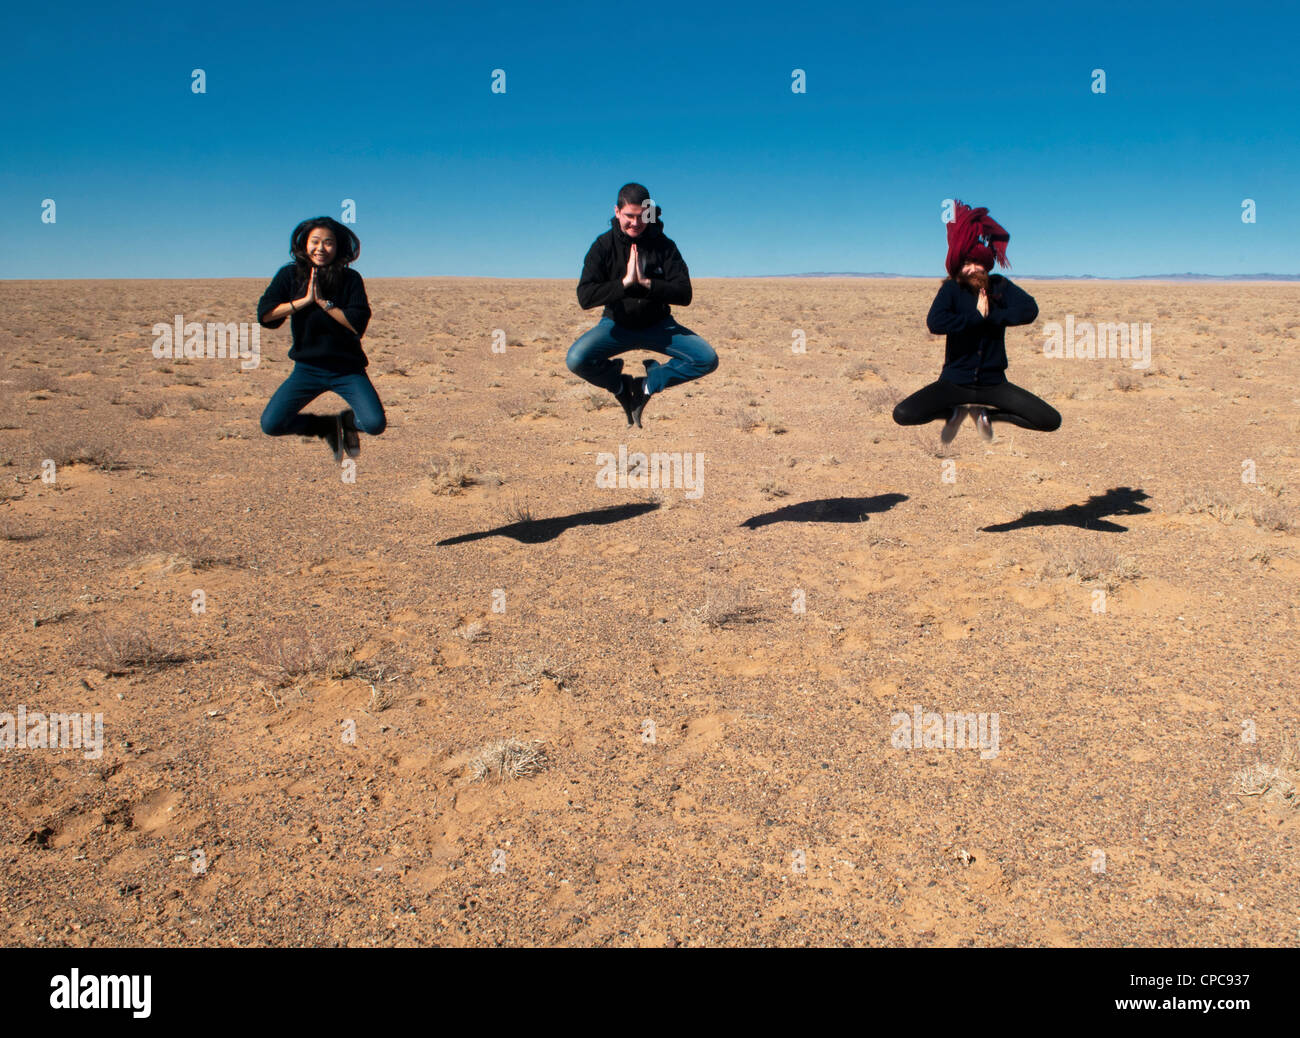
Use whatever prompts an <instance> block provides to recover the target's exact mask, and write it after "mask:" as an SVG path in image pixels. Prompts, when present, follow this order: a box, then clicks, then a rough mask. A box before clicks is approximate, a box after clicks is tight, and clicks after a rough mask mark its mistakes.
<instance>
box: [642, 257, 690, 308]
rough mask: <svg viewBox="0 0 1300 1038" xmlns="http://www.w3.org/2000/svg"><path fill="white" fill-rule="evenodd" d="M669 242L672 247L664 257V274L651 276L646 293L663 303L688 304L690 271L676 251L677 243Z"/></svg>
mask: <svg viewBox="0 0 1300 1038" xmlns="http://www.w3.org/2000/svg"><path fill="white" fill-rule="evenodd" d="M670 244H671V245H672V248H671V249H669V250H668V255H667V256H666V257H665V258H664V276H663V277H662V278H651V279H650V288H649V289H648V291H647V293H646V294H647V295H648V296H649V297H650V298H651V299H658V300H661V301H662V302H665V303H674V304H676V305H677V306H690V305H691V272H690V270H689V269H687V266H686V261H685V260H684V259H682V254H681V253H680V252H678V251H677V244H676V243H675V242H672V243H670Z"/></svg>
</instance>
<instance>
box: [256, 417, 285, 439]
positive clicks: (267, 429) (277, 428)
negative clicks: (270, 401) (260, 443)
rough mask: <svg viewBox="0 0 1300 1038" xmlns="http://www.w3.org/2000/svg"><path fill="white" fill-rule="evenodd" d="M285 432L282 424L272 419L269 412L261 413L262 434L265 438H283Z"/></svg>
mask: <svg viewBox="0 0 1300 1038" xmlns="http://www.w3.org/2000/svg"><path fill="white" fill-rule="evenodd" d="M285 431H286V430H285V428H284V423H283V422H277V421H275V420H274V419H272V418H271V417H270V412H269V411H263V412H262V432H264V433H265V434H266V435H267V436H283V435H284V434H285Z"/></svg>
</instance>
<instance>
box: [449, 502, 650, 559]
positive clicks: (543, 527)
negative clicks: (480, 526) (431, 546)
mask: <svg viewBox="0 0 1300 1038" xmlns="http://www.w3.org/2000/svg"><path fill="white" fill-rule="evenodd" d="M658 507H659V505H658V503H657V502H654V501H646V502H643V503H641V504H635V505H614V506H612V507H610V508H596V509H593V510H592V511H589V512H575V513H574V514H573V515H558V516H555V517H554V518H552V519H527V520H524V521H523V522H518V523H508V524H507V525H505V526H498V527H496V528H495V529H492V530H481V531H479V532H478V533H463V534H461V535H460V536H459V537H448V538H447V539H446V540H442V541H437V542H436V543H435V547H438V548H441V547H443V546H445V545H448V544H465V543H466V542H468V541H481V540H483V539H484V538H486V537H510V538H512V539H513V540H516V541H518V542H519V543H520V544H542V543H544V542H545V541H553V540H555V538H557V537H558V536H560V534H562V533H563V532H564V531H565V530H571V529H573V528H574V527H575V526H605V525H608V524H609V523H620V522H622V521H623V520H624V519H635V518H636V517H637V516H639V515H645V514H646V513H647V512H653V511H654V510H655V509H657V508H658Z"/></svg>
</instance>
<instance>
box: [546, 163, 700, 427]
mask: <svg viewBox="0 0 1300 1038" xmlns="http://www.w3.org/2000/svg"><path fill="white" fill-rule="evenodd" d="M649 198H650V192H649V191H647V190H646V189H645V188H644V187H642V186H641V185H640V184H624V185H623V187H622V188H621V189H620V190H619V192H618V202H617V204H616V205H615V206H614V218H613V219H612V220H611V221H610V229H609V230H608V231H606V232H605V233H604V234H602V235H601V236H600V237H599V238H597V239H596V240H595V241H594V242H592V244H591V248H590V249H588V250H587V258H586V259H585V260H584V261H583V264H582V277H581V279H580V280H579V281H578V303H579V305H581V307H582V308H583V309H584V310H590V309H592V308H593V307H597V306H604V308H605V310H604V313H603V314H602V315H601V318H600V321H599V323H597V325H596V327H594V328H592V329H591V331H589V332H586V333H585V334H583V335H582V336H580V337H579V338H578V341H577V342H575V343H574V344H573V345H572V346H571V347H570V348H569V355H568V357H566V358H565V363H566V364H567V365H568V367H569V370H570V371H572V372H573V373H574V374H575V375H578V376H579V377H581V378H584V379H586V380H587V381H588V382H590V383H591V384H592V385H594V386H599V387H600V388H601V389H607V390H609V391H610V392H611V393H613V394H614V397H615V398H616V399H617V400H618V402H619V403H620V404H622V405H623V411H624V413H625V414H626V415H627V424H628V425H632V424H633V423H635V424H636V426H637V427H638V428H639V427H640V426H641V412H642V411H643V410H644V409H645V405H646V401H647V400H649V399H650V397H651V396H653V395H654V394H655V393H658V392H659V391H660V390H664V389H667V388H668V387H669V386H675V385H678V384H679V383H682V382H690V381H691V380H692V379H697V378H699V377H700V376H702V375H707V374H709V372H711V371H713V370H714V369H715V368H717V366H718V355H717V354H716V353H715V352H714V351H713V347H712V346H710V345H709V344H708V343H707V342H705V341H704V340H703V339H701V338H700V337H699V336H698V335H696V334H695V333H694V332H693V331H691V330H690V329H689V328H686V327H684V326H682V325H680V324H678V323H677V322H676V321H675V320H674V319H673V316H672V311H671V310H670V309H669V304H670V303H676V304H678V305H679V306H687V305H689V304H690V301H691V274H690V271H689V270H687V268H686V261H685V260H683V259H682V254H681V253H680V252H678V251H677V246H676V245H675V244H674V243H673V241H672V239H671V238H668V237H666V236H665V235H664V232H663V222H662V220H661V219H660V209H659V207H658V206H656V205H654V204H653V202H651V203H649V204H646V201H647V199H649ZM634 349H645V350H651V351H653V352H655V353H662V354H665V355H666V356H668V357H671V358H672V359H671V360H670V361H669V362H668V363H667V364H661V363H659V362H658V361H654V360H647V361H645V368H646V373H645V375H644V376H640V375H638V376H636V377H635V378H634V377H633V376H631V375H625V374H623V361H622V360H621V359H614V358H616V357H617V355H618V354H620V353H626V352H627V351H628V350H634Z"/></svg>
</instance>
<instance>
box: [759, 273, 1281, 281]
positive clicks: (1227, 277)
mask: <svg viewBox="0 0 1300 1038" xmlns="http://www.w3.org/2000/svg"><path fill="white" fill-rule="evenodd" d="M759 277H776V278H937V277H943V274H942V273H937V274H882V273H880V272H878V271H875V272H872V273H870V274H862V273H859V272H858V271H856V270H844V271H824V270H815V271H812V272H811V273H807V274H761V275H759ZM1016 280H1017V281H1300V274H1192V273H1187V274H1136V275H1133V276H1132V277H1123V278H1108V277H1098V276H1097V275H1095V274H1017V275H1016Z"/></svg>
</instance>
